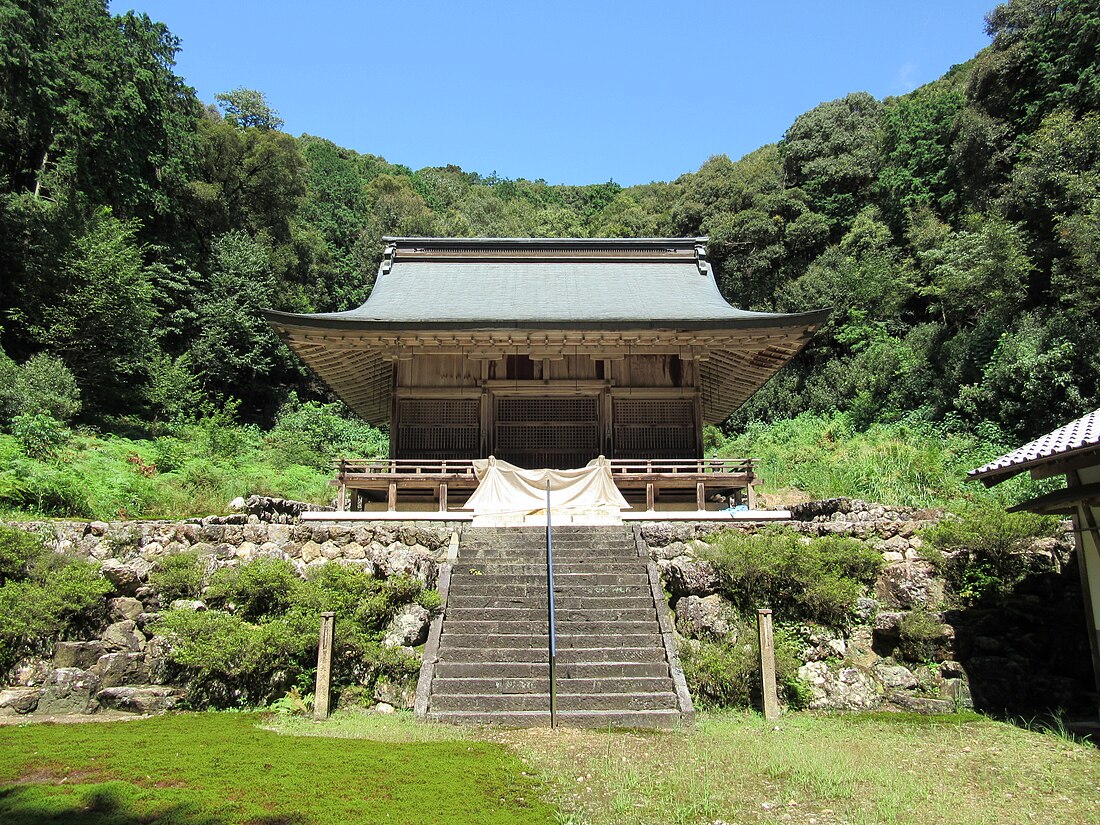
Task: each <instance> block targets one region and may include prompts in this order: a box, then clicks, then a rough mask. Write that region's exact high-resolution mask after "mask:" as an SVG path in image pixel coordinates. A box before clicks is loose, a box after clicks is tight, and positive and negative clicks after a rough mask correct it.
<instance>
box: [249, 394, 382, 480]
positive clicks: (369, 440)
mask: <svg viewBox="0 0 1100 825" xmlns="http://www.w3.org/2000/svg"><path fill="white" fill-rule="evenodd" d="M265 441H266V447H267V449H268V451H269V452H270V453H271V454H272V455H273V456H274V457H276V460H277V462H281V463H284V464H302V465H305V466H309V467H313V468H315V469H318V470H326V471H327V470H328V469H330V468H331V467H332V460H333V459H334V458H336V457H337V456H339V455H346V456H355V457H359V458H370V457H374V456H381V455H385V454H386V452H387V451H388V450H389V439H388V438H387V437H386V435H385V433H384V432H383V431H381V430H379V429H377V428H375V427H371V426H370V425H369V424H365V423H364V422H362V421H359V420H357V419H355V418H353V417H352V416H351V414H350V413H349V412H348V410H347V408H346V407H344V405H343V404H320V403H318V402H316V401H307V402H306V403H304V404H302V403H299V401H298V398H297V396H296V395H291V398H290V399H289V400H288V401H287V403H286V404H285V405H284V406H283V409H282V410H280V412H279V417H278V420H277V421H276V422H275V426H274V427H272V429H271V430H270V432H268V433H267V435H266V437H265Z"/></svg>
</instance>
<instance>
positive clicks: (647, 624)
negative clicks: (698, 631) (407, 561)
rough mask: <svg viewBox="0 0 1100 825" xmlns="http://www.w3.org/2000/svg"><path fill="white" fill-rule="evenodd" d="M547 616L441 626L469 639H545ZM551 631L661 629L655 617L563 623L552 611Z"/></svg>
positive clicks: (451, 622)
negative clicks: (532, 636)
mask: <svg viewBox="0 0 1100 825" xmlns="http://www.w3.org/2000/svg"><path fill="white" fill-rule="evenodd" d="M546 624H547V622H546V615H545V613H544V614H543V615H542V616H541V617H540V618H537V619H520V620H511V621H508V620H504V621H499V620H498V621H493V620H491V619H490V620H486V619H454V618H452V617H450V616H448V617H447V619H446V621H445V622H444V623H443V632H444V633H453V634H455V635H472V636H476V635H478V634H482V635H484V634H493V635H501V634H503V635H516V634H530V633H534V634H541V635H543V636H545V635H546ZM554 628H555V630H556V631H557V633H558V634H559V636H571V635H578V634H582V633H594V634H601V635H602V634H606V635H612V634H618V633H623V634H644V633H654V632H660V627H659V625H658V624H657V618H656V616H651V617H650V618H649V620H648V621H636V622H623V621H600V620H595V621H576V620H570V621H566V620H563V619H561V618H560V617H559V616H558V615H557V614H556V611H555V616H554Z"/></svg>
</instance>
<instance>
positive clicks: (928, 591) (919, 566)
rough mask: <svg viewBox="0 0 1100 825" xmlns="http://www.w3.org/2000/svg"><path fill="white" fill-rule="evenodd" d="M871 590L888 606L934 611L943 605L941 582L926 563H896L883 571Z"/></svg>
mask: <svg viewBox="0 0 1100 825" xmlns="http://www.w3.org/2000/svg"><path fill="white" fill-rule="evenodd" d="M875 591H876V595H877V596H878V598H879V600H880V601H881V602H882V603H883V604H885V605H887V606H889V607H893V608H899V609H901V610H913V609H915V608H926V609H935V608H936V607H938V606H939V605H940V604H941V603H942V602H943V597H944V583H943V580H942V579H940V578H937V577H936V572H935V570H934V569H933V567H932V565H931V564H930V563H929V562H927V561H923V560H916V561H899V562H894V563H893V564H888V565H887V566H886V567H885V568H883V570H882V573H881V574H880V575H879V577H878V581H877V582H876V583H875Z"/></svg>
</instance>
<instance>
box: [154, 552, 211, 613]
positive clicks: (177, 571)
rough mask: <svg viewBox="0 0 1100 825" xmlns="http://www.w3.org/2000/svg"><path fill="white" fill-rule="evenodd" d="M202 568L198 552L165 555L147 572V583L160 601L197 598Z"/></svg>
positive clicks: (202, 573) (202, 575)
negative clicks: (158, 596) (156, 593)
mask: <svg viewBox="0 0 1100 825" xmlns="http://www.w3.org/2000/svg"><path fill="white" fill-rule="evenodd" d="M203 579H204V570H203V565H202V561H201V560H200V559H199V556H198V553H194V552H191V551H186V552H183V553H176V554H175V555H172V556H165V557H164V558H162V559H160V560H159V561H158V562H157V567H156V569H155V570H153V572H152V573H150V574H149V584H150V585H152V586H153V587H154V588H155V589H156V590H157V592H158V593H160V599H161V602H163V603H164V604H165V605H169V604H171V603H172V602H174V601H175V600H176V599H197V598H199V597H200V596H202V589H203Z"/></svg>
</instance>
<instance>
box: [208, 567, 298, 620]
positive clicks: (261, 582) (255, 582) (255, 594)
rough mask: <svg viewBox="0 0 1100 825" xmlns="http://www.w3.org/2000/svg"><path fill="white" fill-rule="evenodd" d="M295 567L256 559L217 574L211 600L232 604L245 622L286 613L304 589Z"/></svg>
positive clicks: (212, 586)
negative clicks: (300, 590)
mask: <svg viewBox="0 0 1100 825" xmlns="http://www.w3.org/2000/svg"><path fill="white" fill-rule="evenodd" d="M301 583H302V580H301V578H299V576H298V571H296V570H295V569H294V566H293V565H292V564H291V563H290V562H288V561H285V560H283V559H256V560H255V561H253V562H251V563H249V564H245V565H242V566H241V567H237V568H233V569H228V570H220V571H218V572H217V573H215V574H214V577H213V580H212V581H211V582H210V589H209V591H208V593H207V597H208V598H209V600H211V601H212V602H213V601H221V602H225V603H227V604H232V605H233V607H234V612H235V613H236V614H237V615H238V616H240V617H241V618H242V619H244V620H245V621H249V622H262V621H264V620H265V619H270V618H274V617H277V616H281V615H283V614H284V613H286V612H287V611H288V610H289V609H290V607H291V605H292V604H294V601H295V596H296V595H297V592H298V590H299V588H300V587H301Z"/></svg>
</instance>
